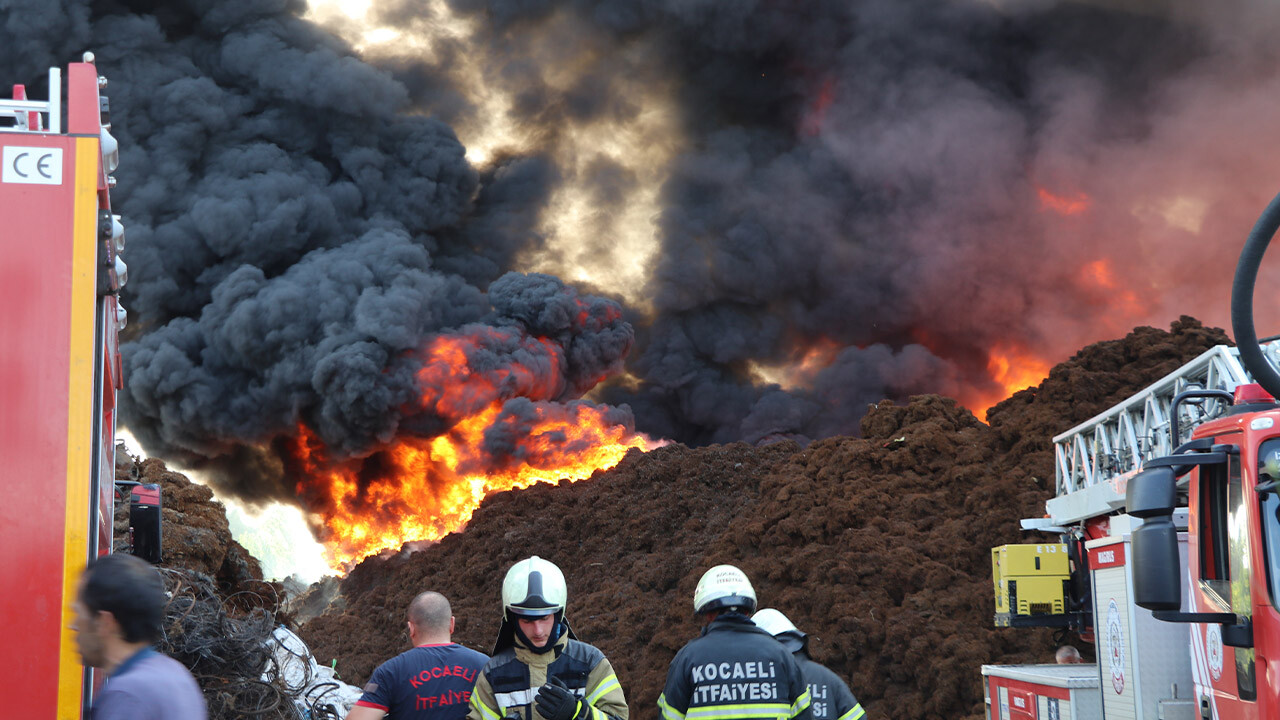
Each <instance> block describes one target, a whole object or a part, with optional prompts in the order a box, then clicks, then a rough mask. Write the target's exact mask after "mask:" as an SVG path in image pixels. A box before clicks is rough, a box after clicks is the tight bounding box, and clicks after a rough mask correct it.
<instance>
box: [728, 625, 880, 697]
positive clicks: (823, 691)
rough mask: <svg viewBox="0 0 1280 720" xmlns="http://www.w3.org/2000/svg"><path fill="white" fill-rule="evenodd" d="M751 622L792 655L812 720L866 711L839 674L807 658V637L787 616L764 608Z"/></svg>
mask: <svg viewBox="0 0 1280 720" xmlns="http://www.w3.org/2000/svg"><path fill="white" fill-rule="evenodd" d="M751 621H752V622H754V623H755V624H756V625H757V626H758V627H759V628H760V629H761V630H764V631H765V632H767V633H769V634H770V635H772V636H773V637H774V638H776V639H777V641H778V642H779V643H780V644H781V645H782V647H784V648H786V649H787V650H788V651H789V652H791V653H792V654H793V655H794V656H795V659H796V662H797V663H798V664H799V665H800V673H801V674H802V675H803V676H804V680H805V682H806V683H807V684H808V685H809V698H810V701H811V705H810V706H809V707H810V709H811V710H812V711H813V720H862V718H863V717H864V716H865V715H866V714H867V713H866V711H865V710H863V709H862V705H861V704H860V703H859V702H858V699H857V698H855V697H854V696H853V691H851V690H850V689H849V686H848V685H846V684H845V682H844V681H843V680H841V679H840V676H839V675H836V674H835V673H833V672H831V670H830V669H829V668H827V667H826V666H825V665H823V664H821V663H818V662H815V661H814V660H813V659H812V658H810V657H809V636H808V635H806V634H805V633H803V632H800V629H799V628H797V627H796V626H795V624H794V623H792V622H791V621H790V620H788V619H787V616H786V615H783V614H782V613H781V612H779V611H777V610H774V609H773V608H765V609H764V610H761V611H760V612H758V613H756V614H755V615H753V616H752V617H751Z"/></svg>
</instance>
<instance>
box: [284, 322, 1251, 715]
mask: <svg viewBox="0 0 1280 720" xmlns="http://www.w3.org/2000/svg"><path fill="white" fill-rule="evenodd" d="M1225 342H1227V339H1226V336H1225V335H1224V334H1223V333H1222V332H1221V331H1220V330H1216V329H1206V328H1204V327H1202V326H1201V325H1200V323H1198V322H1197V321H1195V320H1193V319H1191V318H1185V317H1184V318H1182V319H1181V320H1179V321H1178V322H1177V323H1174V325H1173V326H1172V328H1171V331H1170V332H1165V331H1161V330H1157V329H1153V328H1139V329H1137V330H1135V331H1134V332H1133V333H1131V334H1130V335H1129V336H1127V337H1125V338H1124V339H1122V340H1117V341H1111V342H1104V343H1098V344H1096V345H1092V346H1090V347H1088V348H1085V349H1084V350H1082V351H1081V352H1080V353H1078V354H1077V355H1076V356H1075V357H1073V358H1071V359H1070V360H1068V361H1067V362H1065V363H1063V364H1061V365H1059V366H1058V367H1055V368H1054V369H1053V371H1052V372H1051V373H1050V375H1049V377H1048V378H1047V379H1046V380H1045V381H1044V382H1043V383H1042V384H1041V385H1040V386H1039V387H1038V388H1034V389H1030V390H1026V391H1023V392H1020V393H1018V394H1016V395H1014V396H1013V397H1012V398H1010V399H1009V400H1006V401H1005V402H1003V403H1001V404H999V405H997V406H996V407H995V408H993V409H992V410H991V412H990V413H989V414H988V418H989V420H990V423H991V424H990V425H989V426H988V425H984V424H983V423H981V422H979V421H978V420H977V419H976V418H975V417H974V416H973V415H972V414H971V413H969V412H968V411H967V410H965V409H963V408H961V407H958V406H957V405H956V403H955V402H954V401H952V400H950V399H947V398H942V397H937V396H921V397H916V398H912V400H911V401H910V403H909V404H907V405H906V406H895V405H894V404H892V403H890V402H883V403H880V404H879V405H878V406H876V407H874V408H873V409H872V410H871V412H870V413H869V414H868V415H867V416H866V418H865V419H864V420H863V423H862V432H863V437H861V438H832V439H828V440H824V441H821V442H817V443H814V444H813V445H810V446H809V447H807V448H801V447H800V446H799V445H797V444H795V443H793V442H786V443H779V444H775V445H769V446H766V447H750V446H747V445H744V444H733V445H725V446H713V447H707V448H696V449H691V448H687V447H684V446H670V447H665V448H662V449H659V450H656V451H654V452H650V453H647V454H641V453H638V452H633V453H632V454H630V455H628V456H627V457H626V458H625V459H624V460H623V462H622V463H621V464H619V465H618V467H616V468H614V469H613V470H611V471H609V472H604V473H597V474H596V475H595V476H594V477H592V478H591V479H590V480H587V481H584V482H579V483H576V484H570V483H561V484H560V485H557V486H550V485H539V486H536V487H532V488H528V489H526V490H520V491H515V492H510V493H504V494H501V495H497V496H494V497H491V498H489V499H488V500H486V501H485V503H484V505H483V506H482V507H481V508H480V510H479V511H478V512H477V513H476V515H475V517H474V518H473V519H472V521H471V523H470V525H469V526H468V527H467V528H466V530H465V532H462V533H455V534H453V535H450V536H448V537H446V538H445V539H444V540H442V541H441V542H440V543H438V544H436V545H434V546H431V547H429V548H427V549H426V550H423V551H421V552H418V553H414V554H411V555H407V556H405V555H401V556H397V557H393V558H390V559H371V560H368V561H365V562H364V563H362V564H361V565H360V566H359V567H357V568H356V569H355V570H354V571H353V572H352V573H351V575H350V576H349V577H348V578H346V579H345V580H344V581H343V583H342V594H343V596H344V601H345V602H344V603H343V609H341V610H338V609H334V610H331V611H330V612H329V613H327V614H325V615H322V616H320V617H318V618H315V619H313V620H311V621H310V622H308V623H307V624H306V625H304V626H303V628H302V630H301V634H302V636H303V638H304V639H305V640H306V641H307V642H308V643H309V644H310V646H311V648H312V650H313V652H314V653H315V655H316V658H317V660H319V661H320V662H321V663H327V662H328V661H329V660H330V658H336V659H337V662H338V670H339V672H340V673H342V675H343V677H344V679H346V680H347V681H348V682H354V683H360V682H363V681H364V680H365V679H366V678H367V677H368V675H369V673H370V672H372V670H373V668H374V667H375V666H376V665H377V664H378V663H380V662H381V661H382V660H384V659H386V658H388V657H390V656H392V655H394V654H396V653H398V652H400V651H401V650H403V649H404V646H405V643H406V640H405V637H404V633H403V617H404V610H405V607H406V605H407V604H408V602H409V600H410V598H412V597H413V595H414V594H416V593H417V592H419V591H421V590H425V589H435V590H439V591H441V592H444V593H445V594H446V595H447V596H448V597H449V598H450V600H451V601H452V602H453V608H454V614H455V615H456V616H457V619H458V626H457V632H456V634H455V639H456V640H457V641H459V642H462V643H464V644H467V645H469V646H471V647H474V648H477V649H480V650H487V649H488V648H489V646H490V643H491V642H492V640H493V637H494V635H495V633H496V631H497V625H498V620H499V616H500V600H499V585H500V583H501V580H502V577H503V573H504V572H505V571H506V569H507V567H509V566H510V565H511V563H513V562H515V561H516V560H518V559H520V558H522V557H526V556H528V555H531V554H537V555H541V556H543V557H546V558H548V559H550V560H552V561H554V562H556V563H557V564H559V565H560V566H561V567H562V568H563V569H564V570H565V573H566V575H567V577H568V581H569V588H570V601H569V613H568V614H569V618H570V620H571V622H572V623H573V625H574V627H575V629H576V631H577V633H578V635H579V637H581V638H582V639H584V640H586V641H588V642H592V643H593V644H596V645H598V646H599V647H600V648H601V649H602V650H604V652H605V654H606V655H607V656H608V657H609V658H610V660H611V661H612V662H613V664H614V666H615V667H616V669H617V671H618V674H619V677H620V679H621V681H622V684H623V687H624V689H625V690H626V692H627V697H628V700H629V702H630V705H631V708H632V712H633V715H634V716H635V717H637V718H645V719H648V718H657V717H658V713H657V712H656V707H655V701H656V699H657V696H658V693H659V692H660V691H661V687H662V683H663V681H664V678H665V675H666V670H667V665H668V663H669V662H670V660H671V658H672V657H673V656H674V654H675V652H676V650H678V649H679V648H680V647H681V646H682V645H683V644H684V643H685V642H686V641H687V640H689V639H690V638H691V637H693V636H695V635H696V634H697V632H698V627H697V625H696V624H695V622H694V620H693V618H692V595H693V589H694V585H695V584H696V583H697V580H698V578H699V577H700V575H701V574H702V572H703V571H704V570H706V569H707V568H708V567H710V566H712V565H715V564H718V563H723V562H728V563H734V564H737V565H739V566H740V567H742V568H743V569H744V570H745V571H746V572H747V573H748V575H749V576H750V577H751V579H752V582H753V583H754V585H755V587H756V591H757V593H758V594H759V597H760V601H761V606H762V607H764V606H769V607H777V608H779V609H780V610H782V611H783V612H785V613H786V614H787V615H788V616H789V617H790V618H791V619H792V620H793V621H794V622H795V623H796V624H797V625H798V626H799V627H800V628H801V629H803V630H805V631H807V632H808V633H809V634H810V636H811V638H812V642H811V647H812V650H813V652H814V655H815V656H816V657H817V659H819V660H820V661H822V662H824V663H826V664H828V665H829V666H830V667H831V668H832V669H833V670H835V671H836V672H837V673H838V674H840V675H842V676H844V677H846V678H848V679H849V684H850V686H851V687H852V688H853V690H854V693H855V694H856V695H857V696H858V697H859V699H860V700H861V701H862V702H863V705H864V707H866V708H867V710H868V712H869V713H870V716H872V717H890V718H947V719H948V720H951V719H952V718H957V717H974V718H976V717H980V716H981V713H982V711H983V699H982V689H981V684H980V680H979V678H980V675H979V666H980V665H982V664H983V663H996V662H1046V661H1049V658H1050V657H1051V656H1052V653H1053V650H1054V647H1053V643H1052V640H1051V639H1050V635H1049V634H1048V632H1047V631H1039V632H1028V631H1021V630H1008V629H996V628H993V627H992V623H991V617H992V612H993V607H992V602H993V601H992V593H991V580H990V548H991V547H992V546H995V545H1000V544H1004V543H1010V542H1023V541H1027V540H1029V539H1030V538H1027V537H1025V536H1024V535H1023V534H1022V533H1021V531H1020V530H1019V528H1018V520H1019V519H1021V518H1024V517H1033V516H1038V515H1041V514H1042V513H1043V510H1044V505H1043V503H1044V501H1045V499H1047V497H1048V496H1049V494H1050V493H1051V492H1052V484H1053V465H1052V447H1051V437H1052V436H1053V435H1054V434H1056V433H1059V432H1062V431H1063V430H1066V429H1068V428H1070V427H1072V426H1074V425H1076V424H1078V423H1079V422H1082V421H1084V420H1087V419H1088V418H1090V417H1092V416H1093V415H1095V414H1097V413H1098V412H1100V411H1102V410H1104V409H1105V408H1107V407H1108V406H1110V405H1112V404H1113V403H1115V402H1116V401H1118V400H1120V399H1122V398H1124V397H1125V396H1127V395H1129V394H1131V393H1133V392H1134V391H1136V390H1138V389H1140V388H1141V387H1143V386H1144V385H1146V384H1149V383H1150V382H1152V381H1154V380H1156V379H1158V378H1159V377H1161V376H1162V375H1164V374H1166V373H1168V372H1169V371H1171V370H1173V369H1174V368H1176V367H1177V366H1178V365H1179V364H1181V363H1183V362H1185V361H1186V360H1188V359H1190V358H1192V357H1194V356H1195V355H1197V354H1199V353H1200V352H1202V351H1203V350H1205V349H1207V348H1209V347H1212V346H1213V345H1216V344H1220V343H1225Z"/></svg>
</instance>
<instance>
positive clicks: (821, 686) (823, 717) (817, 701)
mask: <svg viewBox="0 0 1280 720" xmlns="http://www.w3.org/2000/svg"><path fill="white" fill-rule="evenodd" d="M795 658H796V662H797V663H799V664H800V673H801V674H802V675H804V680H805V682H806V683H808V685H809V697H810V699H811V701H812V702H811V704H810V705H809V707H810V709H811V710H813V720H862V718H863V717H864V716H865V715H866V714H867V711H866V710H863V709H862V703H859V702H858V698H856V697H854V696H853V691H852V690H850V689H849V686H848V685H846V684H845V682H844V681H843V680H841V679H840V676H839V675H836V674H835V673H834V672H831V669H830V668H828V667H827V666H826V665H823V664H822V663H819V662H815V661H814V660H812V659H811V658H810V657H809V656H808V655H806V654H805V653H804V651H800V652H797V653H795Z"/></svg>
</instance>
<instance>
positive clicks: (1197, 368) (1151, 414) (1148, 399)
mask: <svg viewBox="0 0 1280 720" xmlns="http://www.w3.org/2000/svg"><path fill="white" fill-rule="evenodd" d="M1263 350H1264V353H1265V354H1266V356H1267V359H1268V360H1270V361H1271V362H1272V363H1275V362H1276V360H1277V356H1278V355H1280V343H1277V342H1271V343H1268V344H1265V345H1264V346H1263ZM1249 382H1253V378H1252V377H1250V375H1249V373H1248V372H1246V371H1245V369H1244V366H1243V365H1242V364H1241V363H1240V353H1239V351H1237V350H1236V348H1233V347H1227V346H1226V345H1219V346H1217V347H1214V348H1211V349H1209V350H1206V351H1204V352H1203V353H1201V354H1200V356H1199V357H1197V358H1195V359H1194V360H1192V361H1191V362H1188V363H1187V364H1185V365H1183V366H1182V367H1180V368H1178V369H1177V370H1174V371H1173V372H1171V373H1169V374H1168V375H1166V376H1164V377H1163V378H1161V379H1159V380H1157V381H1156V382H1154V383H1152V384H1151V385H1148V386H1147V387H1146V388H1145V389H1143V390H1142V391H1141V392H1139V393H1137V394H1135V395H1133V396H1131V397H1129V398H1128V399H1127V400H1125V401H1124V402H1122V403H1120V404H1119V405H1116V406H1114V407H1112V408H1110V409H1109V410H1107V411H1106V412H1103V413H1101V414H1099V415H1096V416H1094V417H1092V418H1090V419H1089V420H1086V421H1085V422H1083V423H1080V424H1079V425H1077V426H1075V427H1073V428H1071V429H1070V430H1068V431H1066V432H1064V433H1062V434H1061V435H1058V436H1056V437H1055V438H1054V439H1053V454H1054V476H1055V490H1056V494H1057V496H1058V497H1061V496H1063V495H1068V494H1070V493H1073V492H1076V491H1079V490H1083V489H1085V488H1088V487H1091V486H1093V485H1097V484H1098V483H1102V482H1106V481H1107V480H1109V479H1111V478H1113V477H1116V476H1118V475H1121V474H1124V473H1126V472H1130V471H1132V470H1136V469H1138V468H1139V467H1141V466H1142V463H1143V462H1145V461H1147V460H1150V459H1151V458H1153V457H1159V456H1162V455H1168V454H1169V453H1171V452H1173V450H1174V448H1176V447H1177V446H1178V445H1180V444H1181V443H1182V442H1183V441H1184V440H1185V439H1186V438H1187V437H1189V436H1190V435H1191V431H1192V430H1193V429H1194V428H1195V426H1196V425H1198V424H1199V423H1201V422H1203V421H1204V420H1207V419H1209V418H1213V417H1216V416H1217V415H1220V414H1222V412H1223V411H1224V410H1225V405H1226V403H1224V402H1223V401H1221V400H1215V399H1206V400H1204V401H1203V402H1202V403H1198V404H1192V403H1190V402H1184V403H1183V404H1182V405H1181V406H1180V407H1179V408H1178V423H1179V430H1180V434H1181V435H1183V436H1184V437H1181V438H1177V439H1176V440H1175V439H1174V438H1171V437H1170V430H1169V420H1170V414H1169V413H1170V407H1171V406H1172V404H1173V399H1174V398H1175V397H1176V396H1177V395H1178V394H1179V393H1181V392H1183V391H1186V390H1195V389H1205V390H1226V391H1228V392H1233V391H1234V390H1235V388H1236V386H1237V385H1241V384H1244V383H1249Z"/></svg>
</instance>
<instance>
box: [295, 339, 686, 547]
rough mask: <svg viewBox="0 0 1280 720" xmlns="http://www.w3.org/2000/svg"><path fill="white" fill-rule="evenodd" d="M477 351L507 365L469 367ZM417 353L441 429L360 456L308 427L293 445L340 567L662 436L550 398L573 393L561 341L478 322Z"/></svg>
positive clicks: (318, 522)
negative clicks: (341, 453)
mask: <svg viewBox="0 0 1280 720" xmlns="http://www.w3.org/2000/svg"><path fill="white" fill-rule="evenodd" d="M495 348H498V350H495ZM478 350H483V351H487V352H489V353H490V355H493V353H495V352H500V353H504V355H503V359H504V362H503V363H499V364H498V366H497V367H474V366H473V363H472V360H471V358H472V356H473V353H476V352H477V351H478ZM422 352H423V355H424V361H423V364H422V366H421V368H420V369H419V370H418V374H417V377H418V380H419V383H420V387H421V388H422V396H421V403H422V407H423V409H424V410H426V411H428V414H429V415H430V416H432V417H434V418H437V422H441V424H442V425H444V428H442V429H441V430H439V431H438V432H437V433H435V436H434V437H421V438H417V437H400V438H397V439H395V440H393V441H391V442H389V443H388V444H387V445H385V446H384V447H382V448H380V449H378V450H377V451H376V452H374V453H372V454H371V455H369V456H367V457H363V458H358V459H353V460H339V459H334V458H332V457H331V456H330V454H329V451H328V449H327V448H326V447H325V446H324V443H323V442H322V441H321V440H320V438H319V437H318V436H317V435H316V434H315V433H314V432H313V431H312V430H311V429H309V428H307V427H305V426H299V428H298V436H297V438H296V439H295V440H293V441H292V442H291V443H290V444H291V445H292V447H291V448H289V450H290V452H289V457H290V460H291V463H292V464H291V467H290V471H291V473H292V474H293V476H294V477H295V478H297V480H296V484H295V489H296V491H297V492H298V494H299V495H300V496H301V497H302V499H303V501H304V503H305V505H306V506H307V507H308V508H311V509H312V511H313V525H315V526H316V530H317V534H318V535H319V539H320V540H321V542H322V543H324V545H325V549H326V554H327V555H328V559H329V560H330V562H331V563H332V564H334V565H335V566H338V565H341V566H346V567H350V566H352V565H353V564H354V563H356V562H358V561H359V560H361V559H363V558H365V557H368V556H370V555H374V554H377V553H380V552H383V551H386V550H396V549H399V548H401V547H402V546H403V545H405V544H406V543H412V542H421V541H434V540H439V539H440V538H442V537H444V536H445V535H447V534H449V533H450V532H453V531H455V530H458V529H460V528H461V527H462V526H463V525H465V524H466V523H467V522H468V521H469V520H470V519H471V515H472V513H474V512H475V510H476V508H478V507H479V506H480V503H481V502H482V501H483V500H484V498H485V497H486V496H488V495H490V494H492V493H495V492H501V491H504V490H513V489H518V488H524V487H528V486H529V485H532V484H533V483H536V482H557V481H560V480H569V481H577V480H582V479H585V478H589V477H591V475H592V474H594V473H595V472H596V471H597V470H605V469H608V468H611V467H613V466H615V465H617V464H618V463H619V462H620V461H621V460H622V458H623V456H625V455H626V454H627V452H628V451H630V450H631V449H632V448H636V449H639V450H641V451H647V450H651V449H653V448H655V447H659V446H661V445H663V444H665V443H664V442H655V441H653V440H651V439H650V438H649V437H647V436H646V435H644V434H642V433H636V432H634V431H633V430H632V429H631V426H630V424H629V421H628V418H627V417H626V416H625V415H620V414H619V413H618V411H617V410H616V409H615V408H611V407H609V406H607V405H596V404H593V403H589V402H585V401H580V400H575V401H569V402H554V400H558V399H560V398H561V397H562V396H565V395H566V394H567V395H573V394H574V390H575V389H574V388H567V387H566V384H567V382H568V381H567V380H566V379H565V375H564V372H563V364H564V362H565V361H564V353H563V351H562V349H561V348H560V346H559V345H557V344H555V343H554V342H551V341H550V340H547V339H545V338H538V337H530V336H527V335H524V334H523V332H522V331H521V330H519V329H517V328H489V327H478V328H470V329H468V334H466V335H449V336H440V337H437V338H435V339H433V340H432V341H431V342H429V343H428V344H427V345H426V346H425V347H424V349H423V351H422ZM482 364H483V363H482Z"/></svg>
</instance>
